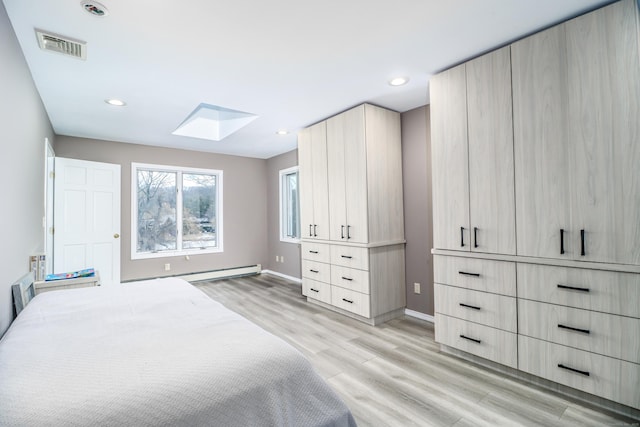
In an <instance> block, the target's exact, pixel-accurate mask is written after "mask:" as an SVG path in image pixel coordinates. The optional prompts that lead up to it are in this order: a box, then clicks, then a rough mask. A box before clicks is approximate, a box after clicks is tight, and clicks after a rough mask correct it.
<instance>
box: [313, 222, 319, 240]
mask: <svg viewBox="0 0 640 427" xmlns="http://www.w3.org/2000/svg"><path fill="white" fill-rule="evenodd" d="M317 228H318V225H317V224H313V237H318V233H317Z"/></svg>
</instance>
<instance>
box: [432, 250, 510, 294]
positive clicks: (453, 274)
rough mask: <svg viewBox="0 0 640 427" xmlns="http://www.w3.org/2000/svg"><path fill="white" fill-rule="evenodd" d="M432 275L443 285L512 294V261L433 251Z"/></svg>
mask: <svg viewBox="0 0 640 427" xmlns="http://www.w3.org/2000/svg"><path fill="white" fill-rule="evenodd" d="M433 275H434V281H435V282H436V283H440V284H443V285H451V286H457V287H460V288H468V289H474V290H476V291H484V292H492V293H496V294H502V295H509V296H513V297H515V296H516V265H515V263H514V262H509V261H493V260H486V259H477V258H463V257H453V256H442V255H436V256H434V257H433Z"/></svg>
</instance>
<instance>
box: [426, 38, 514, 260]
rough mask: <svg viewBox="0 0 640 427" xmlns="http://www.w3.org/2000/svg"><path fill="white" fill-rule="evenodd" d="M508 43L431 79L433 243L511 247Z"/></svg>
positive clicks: (509, 250)
mask: <svg viewBox="0 0 640 427" xmlns="http://www.w3.org/2000/svg"><path fill="white" fill-rule="evenodd" d="M510 67H511V61H510V49H509V47H505V48H502V49H499V50H497V51H494V52H491V53H489V54H487V55H483V56H481V57H479V58H476V59H474V60H472V61H469V62H467V63H465V64H462V65H459V66H457V67H455V68H452V69H451V70H447V71H445V72H443V73H441V74H439V75H437V76H435V77H434V78H433V79H432V80H431V85H430V88H431V102H432V104H433V105H437V108H435V109H432V111H431V130H432V134H431V135H432V139H431V144H432V150H433V151H432V153H433V158H434V159H438V161H437V162H434V163H433V165H432V170H433V199H434V203H433V204H434V207H435V209H434V213H433V215H434V246H435V247H436V248H441V249H451V250H461V251H471V252H481V253H496V254H513V255H515V253H516V240H515V202H514V180H513V174H514V170H513V168H514V164H513V126H512V108H511V68H510Z"/></svg>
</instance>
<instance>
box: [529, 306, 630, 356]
mask: <svg viewBox="0 0 640 427" xmlns="http://www.w3.org/2000/svg"><path fill="white" fill-rule="evenodd" d="M518 324H519V327H520V329H519V332H520V333H521V334H523V335H527V336H529V337H533V338H539V339H541V340H545V341H551V342H554V343H557V344H563V345H566V346H569V347H574V348H579V349H582V350H586V351H590V352H592V353H598V354H602V355H604V356H611V357H616V358H618V359H623V360H626V361H628V362H634V363H640V339H638V337H640V319H634V318H631V317H624V316H616V315H613V314H607V313H598V312H594V311H588V310H581V309H578V308H570V307H565V306H559V305H553V304H546V303H541V302H536V301H528V300H522V299H521V300H518Z"/></svg>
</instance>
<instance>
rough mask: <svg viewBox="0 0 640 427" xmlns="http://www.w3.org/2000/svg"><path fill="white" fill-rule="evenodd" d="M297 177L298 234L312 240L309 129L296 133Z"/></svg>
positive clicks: (311, 169) (311, 160)
mask: <svg viewBox="0 0 640 427" xmlns="http://www.w3.org/2000/svg"><path fill="white" fill-rule="evenodd" d="M298 176H299V177H300V184H299V185H300V219H301V221H300V234H301V237H302V238H313V153H312V148H311V129H310V128H306V129H302V130H301V131H300V132H299V133H298Z"/></svg>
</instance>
